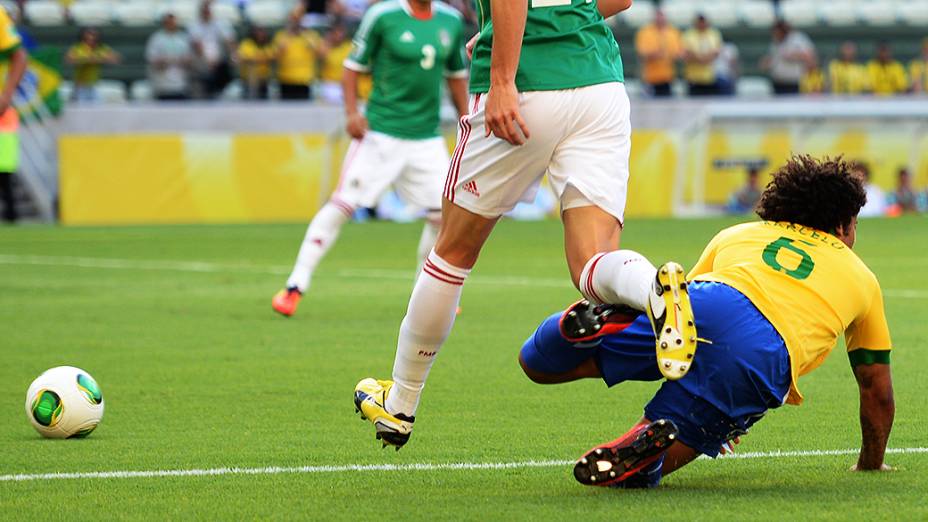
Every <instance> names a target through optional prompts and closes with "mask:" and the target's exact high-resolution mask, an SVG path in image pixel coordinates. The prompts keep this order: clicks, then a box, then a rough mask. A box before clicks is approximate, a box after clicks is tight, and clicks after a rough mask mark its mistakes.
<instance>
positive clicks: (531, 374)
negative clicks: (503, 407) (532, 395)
mask: <svg viewBox="0 0 928 522" xmlns="http://www.w3.org/2000/svg"><path fill="white" fill-rule="evenodd" d="M522 351H523V352H524V351H525V348H523V349H522ZM519 366H521V367H522V372H523V373H525V376H526V377H528V378H529V380H531V381H532V382H534V383H536V384H552V380H551V376H550V375H548V374H546V373H544V372H540V371H538V370H535V369H533V368H532V367H531V366H529V364H528V363H527V362H526V361H525V357H523V355H522V353H521V352H520V353H519Z"/></svg>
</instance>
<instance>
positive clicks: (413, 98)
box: [345, 0, 467, 139]
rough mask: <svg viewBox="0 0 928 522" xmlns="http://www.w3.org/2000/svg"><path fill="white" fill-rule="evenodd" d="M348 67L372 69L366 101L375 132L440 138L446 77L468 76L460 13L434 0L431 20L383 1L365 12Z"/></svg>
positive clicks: (402, 0)
mask: <svg viewBox="0 0 928 522" xmlns="http://www.w3.org/2000/svg"><path fill="white" fill-rule="evenodd" d="M353 43H354V47H353V48H352V50H351V54H350V55H349V56H348V59H347V60H345V67H347V68H349V69H351V70H354V71H359V72H368V71H370V72H371V74H372V75H373V77H374V90H373V92H372V93H371V96H370V100H368V103H367V113H366V114H367V121H368V125H370V128H371V129H372V130H375V131H377V132H382V133H384V134H389V135H390V136H394V137H397V138H405V139H425V138H432V137H435V136H438V135H439V134H438V124H439V110H440V108H441V84H442V80H443V78H444V77H446V76H447V77H460V78H464V77H466V76H467V66H466V65H465V62H464V56H465V55H464V26H463V24H462V23H461V15H460V13H458V12H457V11H456V10H455V9H454V8H452V7H450V6H448V5H447V4H444V3H442V2H438V1H433V2H432V16H431V18H429V19H419V18H415V17H414V16H413V15H412V11H411V10H410V8H409V4H408V3H407V1H406V0H385V1H383V2H380V3H377V4H374V5H373V6H371V7H370V9H368V10H367V13H365V15H364V19H363V20H362V21H361V27H360V28H359V29H358V32H357V34H356V35H355V37H354V42H353Z"/></svg>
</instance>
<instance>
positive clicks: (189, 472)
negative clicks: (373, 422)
mask: <svg viewBox="0 0 928 522" xmlns="http://www.w3.org/2000/svg"><path fill="white" fill-rule="evenodd" d="M858 451H860V450H856V449H844V450H804V451H757V452H748V453H734V454H730V455H726V456H722V457H720V458H721V459H722V460H736V459H767V458H772V459H780V458H795V457H828V456H836V455H855V454H857V452H858ZM886 453H888V454H899V453H905V454H913V453H928V448H891V449H887V450H886ZM573 463H574V461H573V460H526V461H522V462H458V463H449V464H429V463H420V464H349V465H343V466H297V467H279V466H270V467H266V468H210V469H166V470H150V471H89V472H76V473H34V474H15V475H0V482H24V481H32V480H63V479H72V480H73V479H81V480H83V479H129V478H167V477H212V476H218V475H280V474H283V473H288V474H305V473H351V472H370V471H462V470H463V471H466V470H500V469H525V468H553V467H559V466H567V465H570V464H573Z"/></svg>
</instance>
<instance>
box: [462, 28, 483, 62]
mask: <svg viewBox="0 0 928 522" xmlns="http://www.w3.org/2000/svg"><path fill="white" fill-rule="evenodd" d="M478 38H480V33H477V34H475V35H474V36H472V37H471V39H470V40H468V41H467V45H465V46H464V50H465V51H467V59H468V60H473V59H474V46H475V45H477V39H478Z"/></svg>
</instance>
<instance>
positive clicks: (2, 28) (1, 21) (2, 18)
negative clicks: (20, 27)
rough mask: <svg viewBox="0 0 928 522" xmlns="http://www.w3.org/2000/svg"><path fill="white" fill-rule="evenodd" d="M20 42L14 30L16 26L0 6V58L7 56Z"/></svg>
mask: <svg viewBox="0 0 928 522" xmlns="http://www.w3.org/2000/svg"><path fill="white" fill-rule="evenodd" d="M21 44H22V40H21V39H20V38H19V33H18V32H16V26H15V25H14V24H13V21H12V20H10V16H9V15H8V14H6V9H3V8H2V7H0V58H2V59H6V58H8V57H9V55H10V54H11V53H12V52H13V51H15V50H16V49H18V48H19V46H20V45H21Z"/></svg>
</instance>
